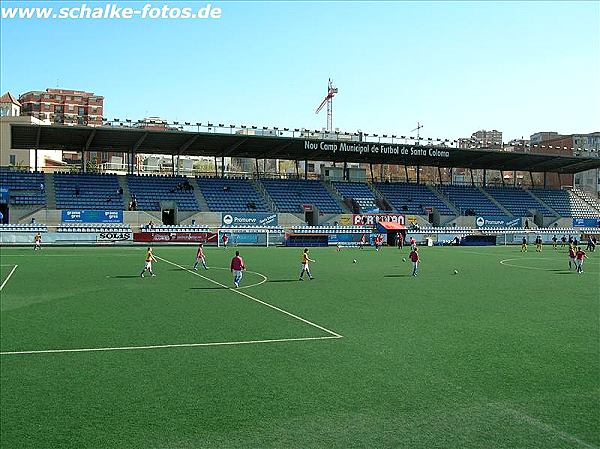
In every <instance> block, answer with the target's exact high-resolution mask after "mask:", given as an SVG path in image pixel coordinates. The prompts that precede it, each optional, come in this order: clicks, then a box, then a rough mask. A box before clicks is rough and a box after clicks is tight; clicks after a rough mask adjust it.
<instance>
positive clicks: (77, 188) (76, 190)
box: [75, 186, 79, 196]
mask: <svg viewBox="0 0 600 449" xmlns="http://www.w3.org/2000/svg"><path fill="white" fill-rule="evenodd" d="M75 196H79V186H77V187H75Z"/></svg>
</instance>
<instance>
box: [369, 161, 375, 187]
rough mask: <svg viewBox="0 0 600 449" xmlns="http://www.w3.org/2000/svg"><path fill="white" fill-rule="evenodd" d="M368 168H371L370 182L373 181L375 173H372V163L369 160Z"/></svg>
mask: <svg viewBox="0 0 600 449" xmlns="http://www.w3.org/2000/svg"><path fill="white" fill-rule="evenodd" d="M369 168H370V169H371V182H375V175H374V174H373V164H372V163H371V162H369Z"/></svg>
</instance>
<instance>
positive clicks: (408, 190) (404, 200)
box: [375, 182, 455, 215]
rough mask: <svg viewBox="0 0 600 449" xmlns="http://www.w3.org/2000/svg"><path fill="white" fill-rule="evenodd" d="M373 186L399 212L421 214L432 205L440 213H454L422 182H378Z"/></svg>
mask: <svg viewBox="0 0 600 449" xmlns="http://www.w3.org/2000/svg"><path fill="white" fill-rule="evenodd" d="M375 187H376V188H377V190H379V191H380V192H381V193H382V194H383V196H385V198H386V199H387V200H388V202H389V203H390V205H391V206H392V207H393V208H394V209H396V211H398V212H400V213H408V214H415V215H423V214H425V213H426V210H425V208H427V207H432V208H435V209H437V210H438V212H439V213H440V214H441V215H455V214H454V212H453V211H452V210H451V209H450V208H449V207H448V205H447V204H446V203H444V201H442V200H441V199H440V198H438V196H437V195H436V194H435V193H433V192H432V191H431V190H429V189H428V188H427V186H424V185H422V184H410V183H403V182H398V183H387V182H378V183H376V184H375Z"/></svg>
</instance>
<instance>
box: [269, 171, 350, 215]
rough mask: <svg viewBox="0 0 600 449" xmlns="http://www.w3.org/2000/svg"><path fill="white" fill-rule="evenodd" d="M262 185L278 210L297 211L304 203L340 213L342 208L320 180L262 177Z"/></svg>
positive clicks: (328, 211) (323, 210) (332, 212)
mask: <svg viewBox="0 0 600 449" xmlns="http://www.w3.org/2000/svg"><path fill="white" fill-rule="evenodd" d="M261 183H262V185H263V186H264V187H265V189H266V191H267V192H268V193H269V196H270V197H271V198H272V199H273V202H274V203H275V205H276V206H277V209H278V211H279V212H292V213H297V212H301V211H302V206H303V205H304V204H312V205H314V206H316V207H317V208H318V209H319V211H320V212H324V213H329V214H341V213H342V212H343V209H342V208H341V207H340V205H339V204H338V203H337V201H336V200H335V198H334V197H333V196H332V195H331V193H329V191H328V190H327V189H326V188H325V186H324V185H323V184H322V183H321V182H320V181H314V180H301V179H288V180H281V179H263V180H261Z"/></svg>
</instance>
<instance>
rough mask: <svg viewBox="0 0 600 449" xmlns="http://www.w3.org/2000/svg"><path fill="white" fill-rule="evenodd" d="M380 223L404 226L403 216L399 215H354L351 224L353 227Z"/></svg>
mask: <svg viewBox="0 0 600 449" xmlns="http://www.w3.org/2000/svg"><path fill="white" fill-rule="evenodd" d="M380 221H389V222H392V223H398V224H401V225H403V224H404V215H400V214H354V215H353V216H352V224H353V225H355V226H364V225H367V226H374V225H376V224H377V223H379V222H380Z"/></svg>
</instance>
